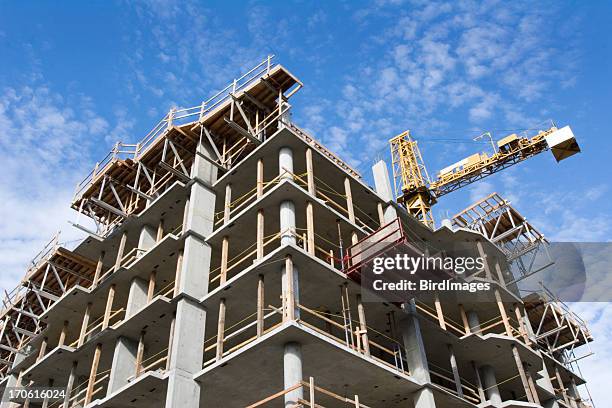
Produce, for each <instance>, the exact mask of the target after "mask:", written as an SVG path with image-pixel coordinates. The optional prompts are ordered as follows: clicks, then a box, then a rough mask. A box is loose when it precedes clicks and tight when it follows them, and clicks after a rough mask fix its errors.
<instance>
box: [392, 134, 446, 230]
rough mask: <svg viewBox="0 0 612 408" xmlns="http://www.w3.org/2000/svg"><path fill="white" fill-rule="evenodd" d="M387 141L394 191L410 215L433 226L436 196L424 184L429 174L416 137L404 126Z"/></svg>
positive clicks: (428, 181) (427, 180)
mask: <svg viewBox="0 0 612 408" xmlns="http://www.w3.org/2000/svg"><path fill="white" fill-rule="evenodd" d="M389 143H390V145H391V162H392V167H393V180H394V187H395V192H396V194H399V196H398V197H397V200H398V201H399V202H400V203H402V204H403V205H404V206H405V207H406V209H407V210H408V212H409V213H410V214H411V215H412V216H414V217H415V218H416V219H418V220H419V221H421V222H422V223H424V224H425V225H427V226H429V227H431V228H433V227H434V219H433V217H432V214H431V206H432V205H433V204H434V203H435V202H436V200H435V197H434V195H433V194H432V192H431V190H430V189H429V188H428V187H427V184H429V183H430V180H429V175H428V174H427V169H426V168H425V163H424V162H423V158H422V157H421V152H420V150H419V147H418V145H417V142H416V140H414V139H412V137H410V131H409V130H407V131H405V132H403V133H401V134H399V135H397V136H395V137H394V138H392V139H391V140H389ZM400 192H401V194H400Z"/></svg>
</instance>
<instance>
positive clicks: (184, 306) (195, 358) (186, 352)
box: [166, 142, 217, 408]
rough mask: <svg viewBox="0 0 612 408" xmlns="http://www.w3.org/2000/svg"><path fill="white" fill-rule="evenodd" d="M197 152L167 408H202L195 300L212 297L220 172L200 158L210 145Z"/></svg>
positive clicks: (199, 311) (201, 322)
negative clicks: (210, 238) (211, 243)
mask: <svg viewBox="0 0 612 408" xmlns="http://www.w3.org/2000/svg"><path fill="white" fill-rule="evenodd" d="M197 150H198V154H197V155H196V156H195V159H194V163H193V165H192V168H191V176H192V178H193V179H195V182H194V183H193V184H192V186H191V190H190V193H189V205H188V206H187V208H186V212H185V222H184V227H185V228H184V231H183V234H184V235H185V243H184V248H183V257H182V261H181V262H180V269H179V271H180V272H179V273H178V274H177V275H178V277H179V279H178V281H177V282H176V285H177V287H176V290H175V293H176V295H177V296H178V297H179V299H178V301H177V303H176V315H175V320H174V330H173V334H172V342H171V344H170V347H169V355H170V356H171V359H170V362H169V364H168V391H167V393H166V407H167V408H174V407H181V408H197V407H199V405H200V385H199V384H198V383H197V382H196V381H194V380H193V374H194V373H196V372H198V371H200V370H201V369H202V359H203V355H204V353H203V349H204V335H205V333H204V332H205V328H206V312H205V311H204V309H203V308H202V306H201V305H200V304H199V303H198V301H197V300H192V299H193V298H195V299H201V298H202V297H203V296H204V295H206V294H207V293H208V283H209V278H210V256H211V249H210V246H209V245H208V244H207V243H206V242H205V238H206V237H207V236H208V235H209V234H210V233H211V232H212V231H213V226H214V216H215V193H214V191H213V190H212V188H211V186H212V185H213V183H214V182H215V181H216V180H217V168H216V167H215V166H214V165H212V164H211V163H210V162H209V161H207V160H205V159H204V158H202V156H205V157H208V158H210V159H213V157H214V152H213V150H212V148H211V147H210V146H208V145H207V144H206V142H201V143H200V145H199V146H198V148H197Z"/></svg>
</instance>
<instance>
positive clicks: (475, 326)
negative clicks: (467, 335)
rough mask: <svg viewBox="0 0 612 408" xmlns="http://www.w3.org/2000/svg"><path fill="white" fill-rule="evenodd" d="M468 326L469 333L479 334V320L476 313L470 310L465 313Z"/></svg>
mask: <svg viewBox="0 0 612 408" xmlns="http://www.w3.org/2000/svg"><path fill="white" fill-rule="evenodd" d="M467 319H468V324H469V325H470V332H472V333H478V332H480V319H479V318H478V313H476V312H475V311H474V310H470V311H468V313H467Z"/></svg>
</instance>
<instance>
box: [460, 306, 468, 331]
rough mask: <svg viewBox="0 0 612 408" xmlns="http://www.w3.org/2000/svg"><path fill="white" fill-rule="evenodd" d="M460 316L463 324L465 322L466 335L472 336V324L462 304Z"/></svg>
mask: <svg viewBox="0 0 612 408" xmlns="http://www.w3.org/2000/svg"><path fill="white" fill-rule="evenodd" d="M459 314H460V315H461V322H463V330H465V334H470V323H469V321H468V318H467V314H465V309H464V307H463V305H462V304H459Z"/></svg>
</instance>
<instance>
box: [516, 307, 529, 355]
mask: <svg viewBox="0 0 612 408" xmlns="http://www.w3.org/2000/svg"><path fill="white" fill-rule="evenodd" d="M514 315H515V316H516V320H517V321H518V323H519V328H520V331H521V336H522V337H523V341H524V342H525V344H526V345H528V346H529V345H531V341H529V336H528V334H527V328H526V327H525V322H524V321H523V316H522V315H521V309H520V306H519V304H518V303H515V304H514Z"/></svg>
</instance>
